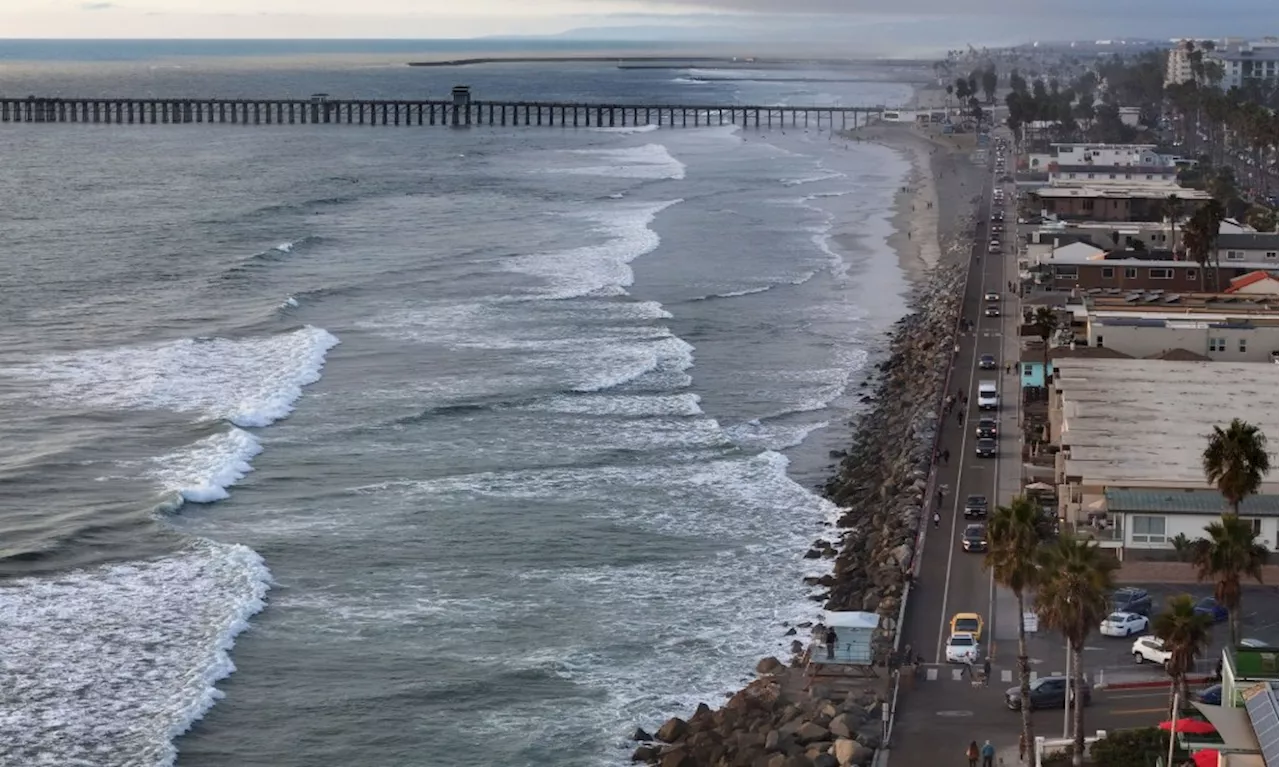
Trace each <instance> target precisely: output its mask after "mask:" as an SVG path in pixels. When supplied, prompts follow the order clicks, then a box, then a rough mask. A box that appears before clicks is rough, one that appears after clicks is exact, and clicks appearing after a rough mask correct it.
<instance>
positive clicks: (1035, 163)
mask: <svg viewBox="0 0 1280 767" xmlns="http://www.w3.org/2000/svg"><path fill="white" fill-rule="evenodd" d="M1179 159H1180V158H1178V157H1175V156H1174V155H1169V154H1160V153H1159V152H1157V151H1156V145H1155V144H1050V145H1049V152H1048V153H1047V154H1039V153H1036V154H1031V155H1029V156H1028V157H1027V164H1028V165H1029V166H1030V169H1031V171H1032V172H1033V173H1034V172H1041V173H1043V172H1045V171H1046V170H1048V169H1049V166H1051V165H1102V166H1108V167H1116V166H1136V167H1146V168H1172V167H1174V166H1175V165H1177V161H1178V160H1179Z"/></svg>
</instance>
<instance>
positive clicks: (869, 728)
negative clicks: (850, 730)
mask: <svg viewBox="0 0 1280 767" xmlns="http://www.w3.org/2000/svg"><path fill="white" fill-rule="evenodd" d="M880 728H881V725H880V723H879V722H869V723H867V724H864V725H863V726H861V727H859V728H858V734H857V736H856V738H857V741H858V742H859V743H861V744H862V745H864V746H866V747H867V748H880V737H881V733H880Z"/></svg>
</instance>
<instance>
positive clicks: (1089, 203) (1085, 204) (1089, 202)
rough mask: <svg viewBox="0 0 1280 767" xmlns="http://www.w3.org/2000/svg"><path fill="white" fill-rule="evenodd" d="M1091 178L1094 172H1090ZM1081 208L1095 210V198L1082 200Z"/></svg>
mask: <svg viewBox="0 0 1280 767" xmlns="http://www.w3.org/2000/svg"><path fill="white" fill-rule="evenodd" d="M1089 178H1093V174H1092V173H1090V174H1089ZM1080 208H1081V210H1093V200H1081V201H1080Z"/></svg>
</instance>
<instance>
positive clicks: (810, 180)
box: [782, 170, 849, 186]
mask: <svg viewBox="0 0 1280 767" xmlns="http://www.w3.org/2000/svg"><path fill="white" fill-rule="evenodd" d="M848 177H849V176H848V174H846V173H841V172H839V171H834V170H833V171H828V172H826V173H819V174H818V175H816V176H805V177H803V178H790V179H785V180H784V181H783V182H782V185H783V186H801V185H802V184H815V183H817V182H819V181H832V180H834V179H837V178H848Z"/></svg>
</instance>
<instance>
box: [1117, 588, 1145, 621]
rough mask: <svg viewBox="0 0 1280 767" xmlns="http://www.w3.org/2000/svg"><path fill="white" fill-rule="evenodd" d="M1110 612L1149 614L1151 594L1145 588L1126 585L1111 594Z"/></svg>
mask: <svg viewBox="0 0 1280 767" xmlns="http://www.w3.org/2000/svg"><path fill="white" fill-rule="evenodd" d="M1111 612H1113V613H1137V614H1139V615H1150V614H1151V595H1150V594H1148V593H1147V592H1146V590H1145V589H1139V588H1134V587H1132V586H1126V587H1125V588H1122V589H1116V590H1115V592H1114V593H1112V594H1111Z"/></svg>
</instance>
